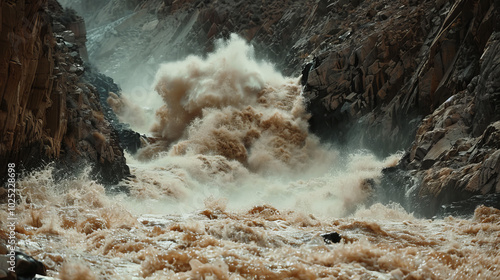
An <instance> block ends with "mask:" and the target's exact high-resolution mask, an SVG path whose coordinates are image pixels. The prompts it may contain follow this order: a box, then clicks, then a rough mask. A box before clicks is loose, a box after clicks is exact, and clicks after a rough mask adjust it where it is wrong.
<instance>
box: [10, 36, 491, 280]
mask: <svg viewBox="0 0 500 280" xmlns="http://www.w3.org/2000/svg"><path fill="white" fill-rule="evenodd" d="M153 88H154V92H155V97H154V98H153V97H152V100H154V102H152V101H151V100H144V102H142V103H138V102H135V101H132V100H133V98H132V97H130V96H129V97H128V98H127V93H126V92H124V94H123V96H124V97H123V98H119V97H118V96H117V95H112V96H111V98H110V100H109V102H110V104H111V105H112V106H113V107H114V109H115V110H116V112H117V113H118V114H119V116H120V118H121V119H122V121H126V122H129V123H131V125H132V126H133V127H134V126H135V127H134V128H135V129H137V130H142V131H148V133H149V135H148V136H149V137H148V142H149V144H148V145H147V146H145V147H144V148H142V149H141V150H140V151H139V152H138V153H137V154H136V155H127V162H128V164H129V165H130V167H131V173H132V175H133V177H132V178H129V179H128V180H125V181H123V182H122V183H121V184H120V186H122V187H125V188H126V189H128V191H129V193H128V194H124V193H118V194H116V193H115V194H108V193H107V192H106V187H104V186H102V185H100V184H98V183H96V182H95V181H93V180H91V179H89V177H88V172H83V173H82V174H73V175H74V176H72V177H68V178H66V179H65V180H60V181H56V180H54V178H53V177H52V168H51V167H50V166H48V167H47V168H45V169H44V170H40V171H37V172H33V173H31V174H28V175H27V176H25V178H24V179H22V180H21V181H20V182H19V190H20V204H19V206H18V213H19V214H18V219H19V224H18V228H17V229H16V231H17V234H18V239H19V241H20V242H19V245H20V247H21V248H22V249H23V250H25V251H26V252H27V253H28V254H30V255H33V256H35V257H36V258H37V259H39V260H41V261H42V262H44V263H45V264H46V265H47V267H48V271H49V274H50V275H52V276H56V277H59V278H61V279H66V280H68V279H498V278H499V277H500V257H499V255H498V250H499V249H500V248H499V245H498V244H500V233H499V232H500V231H499V230H500V212H499V211H498V210H496V209H493V208H487V207H480V208H478V209H476V213H475V215H474V217H472V218H470V219H458V218H452V217H449V218H446V219H444V220H423V219H417V218H415V217H414V216H413V214H411V213H407V212H405V211H404V210H403V209H402V207H400V206H399V205H397V204H390V205H381V204H378V203H376V202H375V201H373V198H374V189H373V188H374V186H375V185H376V184H377V180H378V179H379V178H380V176H381V171H382V169H383V168H385V167H390V166H394V165H395V164H396V163H397V161H398V159H399V157H400V155H394V156H391V157H388V158H386V159H379V158H376V157H375V156H373V155H372V154H370V153H369V152H367V151H354V152H348V151H345V150H339V148H335V147H332V146H329V145H325V144H322V143H320V141H319V139H318V138H317V137H316V136H314V135H312V134H310V133H309V132H308V125H307V120H308V118H309V115H308V114H307V112H306V110H305V104H304V100H303V97H302V96H301V87H300V85H299V83H298V78H287V77H283V76H282V75H281V74H279V73H278V72H277V71H276V70H275V69H274V68H273V66H272V65H271V64H269V63H266V62H261V61H257V60H256V59H255V58H254V54H253V49H252V47H251V46H250V45H248V44H247V43H246V42H245V41H244V40H242V39H241V38H238V37H236V36H232V37H231V38H230V40H228V41H220V42H219V43H218V46H217V48H216V50H215V51H214V52H213V53H211V54H208V55H207V56H206V57H197V56H190V57H188V58H186V59H185V60H183V61H178V62H169V63H165V64H163V65H162V66H161V67H160V69H159V70H158V73H157V76H156V79H155V83H154V85H153ZM145 104H148V105H147V108H146V106H145ZM0 215H3V216H2V217H1V218H2V220H5V219H4V218H6V217H4V216H5V215H7V214H6V213H3V212H2V213H1V214H0ZM4 227H5V225H4V224H2V229H1V230H2V233H5V232H6V230H5V229H4ZM328 232H338V233H340V234H341V236H342V241H341V242H340V243H339V244H326V243H325V242H324V241H323V238H322V237H321V234H324V233H328Z"/></svg>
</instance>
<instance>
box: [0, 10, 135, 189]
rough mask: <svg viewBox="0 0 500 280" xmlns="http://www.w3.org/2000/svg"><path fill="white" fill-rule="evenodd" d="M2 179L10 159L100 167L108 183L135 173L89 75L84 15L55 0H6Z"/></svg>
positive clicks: (0, 78)
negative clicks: (87, 78)
mask: <svg viewBox="0 0 500 280" xmlns="http://www.w3.org/2000/svg"><path fill="white" fill-rule="evenodd" d="M0 15H1V20H0V21H1V23H2V24H1V26H0V27H1V29H0V102H1V103H0V135H1V136H0V137H1V141H0V178H5V172H6V171H7V168H6V166H7V164H8V163H10V162H13V163H16V164H17V166H19V167H21V166H23V167H24V168H26V169H32V168H35V167H38V166H41V165H42V164H43V163H48V162H51V161H54V160H56V163H57V164H56V165H57V166H58V167H61V168H62V169H63V170H64V169H66V168H79V167H81V165H80V164H81V163H89V164H91V165H92V166H93V172H92V173H93V174H94V175H95V176H96V178H98V179H100V180H101V181H103V182H104V183H116V182H118V181H119V180H120V179H122V178H123V177H124V176H126V175H128V174H129V170H128V167H127V165H126V163H125V158H124V156H123V150H122V148H121V147H120V145H119V143H118V136H117V133H116V131H115V130H114V129H113V128H112V127H111V126H110V124H109V123H108V122H107V121H106V120H105V118H104V115H103V112H102V109H101V106H100V104H99V96H98V94H97V91H96V88H95V87H94V86H92V85H90V84H89V83H86V82H85V81H84V80H83V79H82V78H81V76H82V74H83V73H84V71H85V69H84V67H83V66H82V65H83V60H82V58H83V59H86V53H85V52H86V49H85V45H84V43H85V40H86V38H85V34H86V33H85V25H84V23H83V20H82V19H81V18H79V17H77V16H76V15H75V14H74V13H72V12H71V11H68V10H66V11H65V10H63V9H62V7H61V6H60V5H59V4H58V3H57V2H56V1H52V0H37V1H2V2H1V5H0Z"/></svg>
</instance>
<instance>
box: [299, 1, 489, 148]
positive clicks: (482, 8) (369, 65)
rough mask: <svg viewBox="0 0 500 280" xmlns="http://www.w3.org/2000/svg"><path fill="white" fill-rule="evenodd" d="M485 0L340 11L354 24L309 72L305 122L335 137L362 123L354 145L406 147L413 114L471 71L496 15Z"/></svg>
mask: <svg viewBox="0 0 500 280" xmlns="http://www.w3.org/2000/svg"><path fill="white" fill-rule="evenodd" d="M493 2H494V1H473V0H469V1H463V0H461V1H421V2H419V3H418V4H416V5H411V3H408V2H407V1H392V2H391V3H389V4H388V5H385V8H384V10H377V8H380V6H378V7H377V5H379V4H380V5H382V4H384V3H385V1H370V2H368V1H365V2H364V3H362V4H360V5H358V6H357V8H356V9H354V10H352V14H351V16H350V18H348V22H349V21H350V22H351V26H358V27H357V28H354V29H353V28H351V29H349V30H348V31H346V33H344V35H342V36H343V37H345V38H343V37H342V36H341V38H339V39H345V42H340V43H337V44H335V45H334V46H332V47H331V48H328V49H327V50H326V51H323V52H321V53H320V54H319V55H318V56H317V59H316V61H315V63H314V67H312V69H311V70H310V71H309V75H308V79H307V81H306V85H307V89H306V95H307V96H308V97H309V101H310V110H311V111H312V112H313V113H314V115H315V116H314V117H313V119H312V120H311V126H312V129H313V130H314V131H317V132H318V133H320V134H326V135H327V137H330V138H331V137H334V138H337V139H339V140H340V141H341V142H347V141H350V140H352V138H350V137H349V133H352V134H355V135H357V134H358V133H357V131H359V130H360V129H362V130H363V131H365V133H363V134H364V137H363V138H361V139H362V143H361V145H363V146H366V147H369V148H372V149H374V150H380V151H381V153H382V154H385V153H387V152H393V151H395V150H397V149H403V148H406V147H408V145H409V144H410V143H411V140H412V138H413V135H414V133H415V131H414V129H415V127H416V125H415V124H416V123H417V122H418V120H419V119H420V118H421V116H425V115H427V114H430V113H432V112H433V111H434V110H435V109H436V108H437V107H438V106H439V105H440V104H442V103H443V102H444V101H445V100H447V99H448V98H449V97H450V96H452V95H454V94H456V93H457V92H459V91H461V90H463V89H465V87H466V86H467V84H468V83H469V82H470V81H471V79H472V78H473V77H474V76H475V75H477V74H478V71H479V64H478V62H479V58H480V56H481V54H482V53H483V49H484V46H485V44H486V41H487V40H488V38H489V35H490V34H491V33H492V31H493V23H494V22H495V20H498V18H497V12H496V10H495V5H494V3H493ZM374 9H375V10H374ZM373 14H375V15H378V16H373V17H372V15H373ZM346 38H347V39H346ZM337 41H338V40H337ZM412 120H414V121H413V122H412V123H410V122H411V121H412ZM325 127H329V128H330V130H329V131H325V129H324V128H325ZM356 128H357V129H356ZM381 143H383V144H381Z"/></svg>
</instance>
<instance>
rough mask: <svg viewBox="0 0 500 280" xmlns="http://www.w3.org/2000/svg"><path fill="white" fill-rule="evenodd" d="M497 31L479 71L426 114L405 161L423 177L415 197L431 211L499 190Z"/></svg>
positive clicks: (499, 40)
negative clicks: (446, 99) (455, 92)
mask: <svg viewBox="0 0 500 280" xmlns="http://www.w3.org/2000/svg"><path fill="white" fill-rule="evenodd" d="M499 31H500V30H499V29H498V27H497V31H495V32H494V33H492V34H491V36H489V40H488V42H487V44H486V48H485V51H484V53H483V54H482V56H481V59H480V61H479V68H480V71H479V73H478V75H476V76H475V77H474V78H473V79H472V80H471V81H470V83H469V84H468V85H467V87H466V89H464V90H462V91H460V92H459V93H457V94H455V95H454V96H452V97H451V98H450V99H449V100H448V101H446V102H445V103H443V104H442V105H441V106H440V107H439V108H438V109H437V110H435V111H434V112H433V113H432V114H431V115H429V116H427V117H426V118H425V119H424V120H423V122H422V124H421V125H420V127H419V128H418V131H417V135H416V139H415V142H414V143H413V145H412V146H411V149H410V153H409V154H408V155H407V157H406V158H405V161H404V162H403V165H404V167H403V168H405V169H407V170H411V171H412V174H413V175H414V176H415V177H417V178H419V184H418V188H417V189H416V192H417V194H418V196H417V197H418V198H420V199H421V200H423V201H427V202H430V203H431V204H430V205H429V204H428V205H427V206H426V207H425V209H421V210H427V211H428V214H432V213H434V212H435V211H437V209H438V207H439V206H440V205H443V204H449V203H452V202H454V201H460V200H464V199H467V198H469V197H471V196H473V195H482V196H484V197H485V198H487V197H488V196H489V195H494V194H495V193H500V82H499V77H500V32H499ZM424 212H425V211H424Z"/></svg>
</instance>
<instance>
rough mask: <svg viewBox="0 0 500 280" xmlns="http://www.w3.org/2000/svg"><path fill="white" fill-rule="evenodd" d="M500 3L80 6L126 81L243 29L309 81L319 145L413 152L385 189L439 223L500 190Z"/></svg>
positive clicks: (189, 0) (106, 57)
mask: <svg viewBox="0 0 500 280" xmlns="http://www.w3.org/2000/svg"><path fill="white" fill-rule="evenodd" d="M72 2H73V5H74V6H75V7H76V8H77V7H78V5H79V3H80V4H81V1H72ZM498 5H499V4H498V1H494V0H424V1H414V0H394V1H387V0H373V1H363V0H307V1H291V0H279V1H258V2H251V1H250V2H248V1H238V0H221V1H209V0H204V1H202V0H175V1H172V0H164V1H160V0H148V1H140V2H136V1H132V0H131V1H126V3H125V4H121V5H120V4H119V2H117V1H113V0H109V1H105V3H104V2H100V4H99V5H97V4H94V5H88V6H86V7H85V8H82V7H80V9H83V12H84V13H86V14H87V16H88V18H90V19H92V20H93V21H95V22H97V23H98V24H96V27H95V28H94V29H93V30H92V31H91V32H90V34H91V35H90V40H89V41H90V44H89V56H90V59H91V60H94V61H96V64H97V66H98V67H99V68H100V69H101V70H103V71H104V72H105V73H108V74H110V75H111V76H113V75H115V76H114V77H116V79H117V80H118V81H119V82H123V83H124V84H125V85H126V84H127V83H131V85H132V86H133V85H134V84H137V82H138V79H139V80H140V79H141V77H144V74H146V75H149V76H152V75H154V72H155V65H157V64H158V63H160V62H163V61H166V60H172V59H179V58H182V57H183V56H185V55H187V54H191V53H194V54H200V53H204V52H206V51H209V50H211V49H213V47H214V41H215V39H217V38H227V37H228V36H229V34H230V33H233V32H234V33H238V34H239V35H240V36H242V37H243V38H245V39H247V40H248V41H250V42H251V43H252V44H253V45H254V46H255V47H256V53H259V54H262V55H261V57H262V58H267V59H270V60H271V61H273V62H275V63H276V65H277V68H279V69H280V70H282V71H283V72H284V73H286V74H290V75H298V74H300V73H302V83H303V86H304V95H305V96H306V99H307V102H308V109H309V111H310V112H311V113H312V117H311V119H310V128H311V130H312V131H313V132H315V133H316V134H318V135H320V136H321V137H322V138H323V140H324V141H328V142H336V143H338V144H339V145H347V146H351V147H362V148H368V149H370V150H372V151H374V152H375V153H377V154H379V155H382V156H383V155H387V154H389V153H393V152H395V151H397V150H406V151H407V153H406V156H405V157H404V159H403V160H402V161H401V163H400V165H399V166H398V168H396V169H393V170H387V171H386V175H387V176H386V179H387V180H389V181H391V182H390V183H389V185H391V184H392V185H393V186H395V192H393V189H391V190H390V191H391V192H393V193H394V194H395V195H396V196H397V197H399V200H400V202H401V200H403V199H405V197H408V196H409V195H410V194H411V196H413V197H414V200H413V202H418V203H413V204H415V205H418V204H420V205H427V206H430V207H426V208H425V211H423V212H424V214H425V215H433V214H435V213H436V212H438V210H439V209H440V205H443V204H448V203H451V202H454V201H460V200H463V199H468V198H470V197H471V196H474V195H478V194H486V195H488V194H493V193H498V192H500V187H499V181H500V180H499V176H498V173H499V169H498V168H499V167H498V166H499V162H498V154H497V151H498V148H499V146H498V141H497V140H496V139H497V138H498V135H497V134H498V133H497V130H498V123H497V121H498V120H499V117H498V113H497V112H498V106H499V99H498V96H497V95H498V93H499V89H498V83H499V78H498V77H499V75H498V65H499V58H498V30H499V27H498V24H499V22H500V16H499V7H498ZM80 6H81V5H80ZM102 11H108V12H107V13H108V14H109V15H108V16H106V13H104V12H102ZM235 11H237V12H235ZM110 15H111V16H110ZM106 18H108V19H110V20H108V21H106V20H105V19H106ZM122 61H127V62H128V63H126V64H124V63H122ZM119 73H125V75H123V76H122V77H120V74H119ZM137 77H139V78H137ZM147 79H148V78H145V80H147ZM148 83H149V82H145V84H148ZM396 174H397V175H396ZM405 178H411V180H407V179H405ZM404 186H406V187H404ZM386 191H387V190H386ZM414 207H416V206H414ZM417 208H418V207H417ZM414 209H416V208H414Z"/></svg>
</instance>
